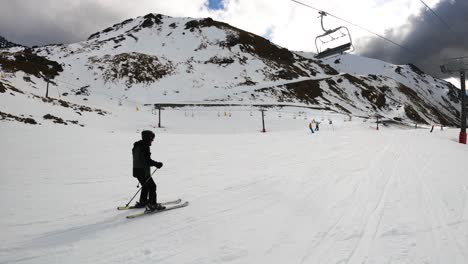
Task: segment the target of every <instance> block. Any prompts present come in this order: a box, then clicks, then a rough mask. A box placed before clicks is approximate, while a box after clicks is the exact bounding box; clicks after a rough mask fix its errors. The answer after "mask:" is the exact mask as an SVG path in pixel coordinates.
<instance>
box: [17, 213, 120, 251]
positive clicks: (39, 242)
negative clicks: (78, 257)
mask: <svg viewBox="0 0 468 264" xmlns="http://www.w3.org/2000/svg"><path fill="white" fill-rule="evenodd" d="M125 223H129V221H128V220H127V219H126V218H125V217H122V215H116V216H114V217H112V218H109V219H107V220H104V221H99V222H96V223H91V224H86V225H82V226H73V227H70V228H65V229H62V230H56V231H50V232H46V233H43V234H42V235H39V236H38V237H36V238H33V239H31V240H30V241H28V242H26V243H24V244H23V245H22V246H20V247H21V248H22V249H24V248H30V249H33V248H46V247H56V246H64V245H67V244H70V243H73V242H76V241H79V240H83V239H93V238H96V237H97V234H98V233H100V232H103V231H106V230H108V229H110V228H115V227H117V226H120V225H122V224H125Z"/></svg>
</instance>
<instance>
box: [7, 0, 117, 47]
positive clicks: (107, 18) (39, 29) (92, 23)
mask: <svg viewBox="0 0 468 264" xmlns="http://www.w3.org/2000/svg"><path fill="white" fill-rule="evenodd" d="M124 19H126V17H125V16H124V15H123V14H120V13H118V12H116V11H115V9H114V10H112V9H109V8H108V7H106V6H104V5H102V4H99V3H98V2H97V1H91V0H83V1H63V0H40V1H36V0H2V1H1V8H0V36H3V37H5V38H6V39H8V40H10V41H13V42H16V43H19V44H23V45H27V46H32V45H44V44H51V43H72V42H77V41H82V40H85V39H87V37H88V36H89V35H91V34H92V33H94V32H97V31H100V30H102V29H104V28H106V27H109V26H110V25H113V24H115V23H118V22H121V21H122V20H124Z"/></svg>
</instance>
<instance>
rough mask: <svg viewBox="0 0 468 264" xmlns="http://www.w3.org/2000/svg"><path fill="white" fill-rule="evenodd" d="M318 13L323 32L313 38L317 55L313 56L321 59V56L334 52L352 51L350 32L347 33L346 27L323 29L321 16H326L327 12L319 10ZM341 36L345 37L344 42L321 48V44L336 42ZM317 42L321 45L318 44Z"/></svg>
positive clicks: (328, 55)
mask: <svg viewBox="0 0 468 264" xmlns="http://www.w3.org/2000/svg"><path fill="white" fill-rule="evenodd" d="M319 14H320V25H321V26H322V30H323V31H324V33H323V34H322V35H319V36H317V37H316V38H315V47H316V48H317V55H316V56H315V58H317V59H322V58H326V57H330V56H332V55H335V54H343V53H344V52H345V51H348V50H351V51H353V50H354V47H353V40H352V38H351V34H350V33H349V30H348V28H347V27H344V26H341V27H337V28H335V29H325V27H324V26H323V17H324V16H327V13H326V12H324V11H320V12H319ZM341 38H347V41H346V43H345V44H342V45H339V46H335V47H332V48H326V49H325V50H323V48H322V46H323V44H326V43H331V42H334V43H336V40H338V39H341ZM319 42H320V44H321V45H319Z"/></svg>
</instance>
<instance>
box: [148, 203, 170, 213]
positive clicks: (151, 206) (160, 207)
mask: <svg viewBox="0 0 468 264" xmlns="http://www.w3.org/2000/svg"><path fill="white" fill-rule="evenodd" d="M164 209H166V207H165V206H163V205H161V204H160V203H157V204H148V205H147V206H146V212H154V211H159V210H164Z"/></svg>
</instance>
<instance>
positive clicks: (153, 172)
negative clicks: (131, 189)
mask: <svg viewBox="0 0 468 264" xmlns="http://www.w3.org/2000/svg"><path fill="white" fill-rule="evenodd" d="M157 170H158V168H156V169H154V171H153V173H151V175H150V176H149V177H148V179H146V181H145V182H144V183H143V184H142V185H141V187H140V189H138V191H137V192H136V193H135V195H133V197H132V199H130V201H128V203H127V205H126V206H128V205H129V204H130V203H131V202H132V201H133V199H134V198H135V196H137V194H138V193H139V192H140V191H141V189H143V186H144V185H145V184H146V183H147V182H148V181H149V179H151V178H152V177H153V174H154V173H155V172H156V171H157Z"/></svg>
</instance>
